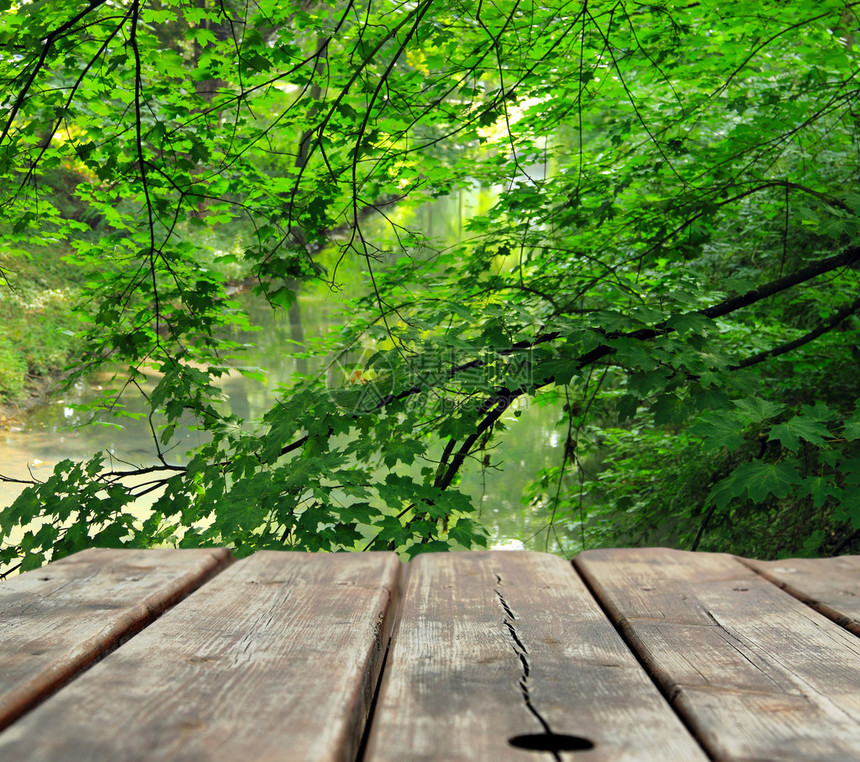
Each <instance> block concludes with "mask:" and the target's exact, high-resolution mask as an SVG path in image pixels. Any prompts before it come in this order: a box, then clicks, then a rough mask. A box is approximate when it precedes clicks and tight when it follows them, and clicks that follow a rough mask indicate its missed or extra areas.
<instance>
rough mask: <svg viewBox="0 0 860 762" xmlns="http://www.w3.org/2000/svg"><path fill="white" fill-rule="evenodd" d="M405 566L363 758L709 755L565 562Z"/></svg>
mask: <svg viewBox="0 0 860 762" xmlns="http://www.w3.org/2000/svg"><path fill="white" fill-rule="evenodd" d="M409 570H410V571H409V576H408V580H407V584H406V590H405V592H404V595H403V599H402V601H401V607H400V620H399V624H398V626H397V635H396V637H395V639H394V641H393V642H392V648H391V653H390V654H389V658H388V662H387V664H386V668H385V675H384V678H383V682H382V687H381V689H380V696H379V701H378V704H377V708H376V711H375V713H374V719H373V723H372V727H371V732H370V738H369V744H368V750H367V754H366V755H365V757H364V759H365V760H366V762H402V761H403V760H410V761H417V760H420V761H421V762H430V761H431V760H438V761H439V762H443V761H444V762H467V761H468V762H474V761H475V760H492V761H493V762H504V761H507V760H511V761H516V760H534V759H536V758H543V759H556V760H561V759H571V758H572V757H573V756H575V757H576V758H577V759H579V758H580V756H582V757H583V758H587V759H589V760H613V762H618V761H620V760H645V759H658V758H659V759H662V760H679V761H682V762H692V761H693V760H703V759H706V757H705V756H704V755H703V753H702V751H701V749H700V748H699V746H698V745H697V744H696V743H695V741H694V740H693V739H692V738H691V736H690V735H689V734H688V732H687V731H686V729H685V728H684V726H683V725H682V723H681V722H680V720H679V719H678V717H677V716H676V715H675V713H674V712H673V711H672V710H671V708H670V707H669V705H668V704H667V703H666V701H665V700H664V699H663V697H662V696H661V695H660V693H659V691H658V690H657V688H656V687H655V686H654V684H653V683H652V682H651V680H650V679H649V678H648V677H647V675H646V674H645V672H644V671H643V670H642V668H641V667H640V666H639V664H638V663H637V661H636V660H635V658H634V657H633V655H632V654H631V653H630V651H629V650H628V648H627V647H626V646H625V645H624V643H623V642H622V640H621V638H620V637H619V635H618V633H617V632H616V631H615V629H614V628H613V627H612V625H611V624H610V623H609V622H608V621H607V619H606V617H605V616H604V615H603V613H602V612H601V611H600V609H599V607H598V606H597V604H596V603H595V601H594V599H593V598H592V597H591V595H590V594H589V593H588V591H587V590H586V588H585V586H584V585H583V583H582V581H581V580H580V579H579V578H578V577H577V575H576V574H575V573H574V571H573V569H572V568H571V566H570V564H569V563H568V562H565V561H563V560H562V559H560V558H557V557H554V556H550V555H547V554H543V553H528V552H504V551H495V552H470V553H448V554H427V555H422V556H419V557H418V558H416V559H415V560H414V561H412V562H411V563H410V564H409ZM517 737H520V738H522V737H526V739H528V737H531V740H530V741H529V743H530V744H531V745H532V746H537V747H538V748H539V749H540V748H543V749H544V750H545V751H547V752H549V753H548V754H547V753H544V754H542V755H540V757H538V756H536V755H535V753H534V751H530V750H528V749H526V748H517V747H515V746H513V745H512V744H511V739H512V738H517ZM591 744H593V748H591V750H590V751H586V748H587V747H588V746H589V745H591ZM577 749H580V750H582V755H580V754H573V752H574V751H576V750H577ZM568 752H571V753H568Z"/></svg>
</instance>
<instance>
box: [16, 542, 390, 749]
mask: <svg viewBox="0 0 860 762" xmlns="http://www.w3.org/2000/svg"><path fill="white" fill-rule="evenodd" d="M400 566H401V564H400V561H399V560H398V558H397V556H396V555H394V554H393V553H373V554H370V553H364V554H362V553H354V554H310V553H285V552H261V553H257V554H255V555H254V556H251V557H250V558H247V559H244V560H242V561H239V562H237V563H235V564H234V565H233V566H232V567H230V568H229V569H227V570H226V571H225V572H223V573H222V574H220V575H219V576H218V577H216V578H215V579H214V580H213V581H212V582H210V583H209V584H208V585H206V586H204V587H203V588H201V589H200V590H198V591H197V592H196V593H194V594H193V595H191V596H189V597H188V598H187V599H186V600H185V601H183V602H182V604H180V605H179V606H177V607H175V608H174V609H172V610H171V611H169V612H167V613H166V614H165V615H164V616H163V617H161V619H159V620H158V621H157V622H155V623H154V624H153V625H151V626H150V627H149V628H147V629H146V630H145V631H144V632H142V633H140V634H139V635H138V636H137V637H136V638H134V639H133V640H131V641H129V642H128V643H126V644H125V645H124V646H123V647H122V648H120V649H118V650H116V651H114V652H113V653H112V654H111V655H110V656H108V657H107V658H106V659H104V660H103V661H102V662H101V663H100V664H98V665H97V666H96V667H94V668H93V669H92V670H90V671H89V672H87V673H86V674H85V675H82V676H81V677H80V678H78V679H77V680H76V681H75V682H74V683H72V684H71V685H69V686H67V687H66V688H65V689H64V690H62V691H60V692H59V693H57V694H55V695H54V696H52V697H51V698H50V699H48V700H47V701H46V702H45V703H44V704H42V705H41V706H39V707H38V708H36V709H34V710H33V711H32V712H30V713H29V714H28V715H26V716H25V717H23V718H22V719H21V720H20V721H19V722H17V723H15V724H14V725H12V726H11V727H9V728H7V729H6V731H4V732H3V733H0V759H14V760H16V761H17V762H22V761H23V760H44V761H45V762H47V761H48V760H51V761H52V762H53V761H54V760H58V759H75V760H78V759H80V760H87V761H88V762H99V761H102V760H103V761H105V762H116V760H123V762H135V761H137V760H141V761H142V760H148V761H149V760H194V761H195V762H196V761H197V760H206V762H218V761H219V760H277V761H278V762H289V761H292V760H307V762H311V761H313V762H326V761H327V760H347V759H353V758H354V756H355V751H356V748H357V746H358V743H359V741H360V738H361V734H362V729H363V724H364V721H365V719H366V714H367V710H368V707H369V704H370V701H371V698H372V695H373V691H374V689H375V687H376V681H377V678H378V673H379V670H380V668H381V662H382V658H383V655H384V652H385V648H386V645H387V638H388V627H389V621H390V614H391V611H390V606H389V604H390V601H391V598H392V594H393V593H394V591H395V590H396V586H397V579H398V574H399V571H400Z"/></svg>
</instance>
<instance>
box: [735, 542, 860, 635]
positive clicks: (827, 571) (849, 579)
mask: <svg viewBox="0 0 860 762" xmlns="http://www.w3.org/2000/svg"><path fill="white" fill-rule="evenodd" d="M738 560H739V561H740V562H741V563H743V564H744V565H746V566H749V567H750V568H751V569H754V570H755V571H757V572H758V573H759V574H761V575H762V576H764V577H766V578H767V579H769V580H770V581H771V582H773V583H774V584H775V585H779V587H781V588H783V590H785V591H786V592H787V593H790V594H791V595H793V596H794V597H795V598H797V599H799V600H801V601H803V602H804V603H805V604H806V605H807V606H812V608H814V609H815V610H816V611H818V612H820V613H822V614H824V616H826V617H828V618H829V619H832V620H833V621H834V622H836V623H837V624H839V625H841V626H842V627H845V628H846V629H848V630H850V631H851V632H853V633H854V634H855V635H860V556H838V557H836V558H792V559H787V560H784V561H755V560H753V559H751V558H739V559H738Z"/></svg>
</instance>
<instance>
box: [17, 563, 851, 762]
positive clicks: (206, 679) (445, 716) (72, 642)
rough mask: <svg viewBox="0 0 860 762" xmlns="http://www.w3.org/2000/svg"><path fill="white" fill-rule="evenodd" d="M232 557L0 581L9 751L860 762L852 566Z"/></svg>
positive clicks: (97, 566)
mask: <svg viewBox="0 0 860 762" xmlns="http://www.w3.org/2000/svg"><path fill="white" fill-rule="evenodd" d="M231 561H232V559H231V557H230V555H229V553H228V551H226V550H199V551H198V550H178V551H177V550H149V551H132V550H129V551H119V550H89V551H85V552H83V553H79V554H78V555H75V556H72V557H70V558H66V559H64V560H62V561H58V562H56V563H53V564H50V565H48V566H46V567H44V568H43V569H39V570H37V571H34V572H29V573H27V574H24V575H21V576H19V577H16V578H14V579H11V580H10V581H8V582H6V583H4V584H2V585H0V726H2V727H3V728H4V729H3V730H2V732H0V759H2V760H15V762H21V761H22V760H51V762H55V761H56V760H81V761H82V762H89V760H109V761H110V762H122V761H123V760H168V759H170V760H174V759H175V760H192V761H193V762H198V761H199V762H204V761H208V760H278V761H279V762H280V761H281V760H308V761H309V762H310V761H312V762H320V761H325V760H346V759H354V758H356V757H357V756H358V757H359V758H361V759H363V760H367V761H371V760H372V761H376V762H382V761H394V760H398V761H400V760H428V761H429V760H438V761H439V762H451V761H454V760H492V761H493V762H502V761H503V760H538V759H546V760H552V759H555V760H580V759H581V760H633V759H636V760H661V761H662V760H682V761H683V762H690V761H692V760H706V759H709V758H710V759H717V760H778V761H779V762H782V760H793V759H797V760H800V759H802V760H840V761H841V760H849V759H856V760H860V639H858V635H860V621H858V619H860V557H856V556H855V557H843V558H837V559H826V560H814V561H810V560H804V561H780V562H767V563H764V562H756V561H749V560H744V559H737V558H734V557H732V556H727V555H720V554H705V553H697V554H693V553H684V552H679V551H671V550H664V549H645V550H608V551H588V552H586V553H583V554H581V555H580V556H579V557H578V558H577V559H576V561H575V562H574V564H573V565H572V564H570V563H568V562H565V561H563V560H562V559H560V558H556V557H553V556H549V555H544V554H540V553H522V552H480V553H451V554H444V555H425V556H420V557H418V558H417V559H416V560H414V561H412V563H410V564H409V565H408V566H407V567H404V566H403V565H402V564H401V563H400V561H399V560H398V559H397V557H396V556H394V555H393V554H387V553H366V554H358V553H356V554H348V555H347V554H345V555H311V554H297V553H273V552H265V553H257V554H256V555H254V556H252V557H250V558H247V559H244V560H242V561H238V562H236V563H231Z"/></svg>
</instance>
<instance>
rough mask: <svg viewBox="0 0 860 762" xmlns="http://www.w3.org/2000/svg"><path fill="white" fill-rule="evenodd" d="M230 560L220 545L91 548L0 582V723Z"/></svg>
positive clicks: (228, 554) (139, 626)
mask: <svg viewBox="0 0 860 762" xmlns="http://www.w3.org/2000/svg"><path fill="white" fill-rule="evenodd" d="M230 560H231V556H230V552H229V551H228V550H227V549H225V548H217V549H213V550H107V549H91V550H85V551H83V552H81V553H77V554H75V555H73V556H68V557H67V558H64V559H62V560H60V561H55V562H53V563H50V564H47V565H46V566H44V567H42V568H41V569H36V570H34V571H31V572H27V573H25V574H21V575H19V576H17V577H12V578H11V579H9V580H8V581H6V582H4V583H2V584H0V728H3V727H6V726H7V725H8V724H9V723H10V722H12V721H14V720H15V719H17V718H18V717H20V716H21V715H22V714H23V713H24V712H26V711H27V710H28V709H30V708H31V707H32V706H34V705H35V704H36V703H37V702H39V701H41V700H42V699H43V698H45V697H46V696H48V695H49V694H51V693H53V692H54V691H55V690H57V689H58V688H59V687H61V686H62V685H64V684H65V683H67V682H68V681H69V680H70V679H72V678H73V677H74V676H75V675H76V674H77V673H79V672H80V671H82V670H83V669H85V668H87V667H88V666H90V665H91V664H92V663H93V662H95V661H97V660H98V659H99V658H101V657H102V656H104V655H105V654H106V653H108V652H109V651H110V650H111V649H113V648H115V647H116V646H117V645H119V644H120V643H121V642H122V641H123V640H125V639H127V638H129V637H131V636H132V635H134V634H135V633H136V632H138V631H139V630H140V629H141V628H143V627H145V626H146V625H148V624H149V623H150V622H152V621H153V620H154V619H156V618H157V617H158V616H160V615H161V613H162V612H163V611H164V610H165V609H167V608H168V607H170V606H172V605H174V604H175V603H177V602H178V601H179V600H181V599H182V598H184V597H185V596H186V595H188V594H189V593H190V592H192V591H193V590H195V589H196V588H197V587H199V586H200V585H202V584H203V583H204V582H205V581H206V580H208V579H209V578H210V577H211V576H213V575H214V574H216V573H218V571H219V570H221V569H222V568H224V567H225V566H226V565H227V564H228V563H229V562H230Z"/></svg>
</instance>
